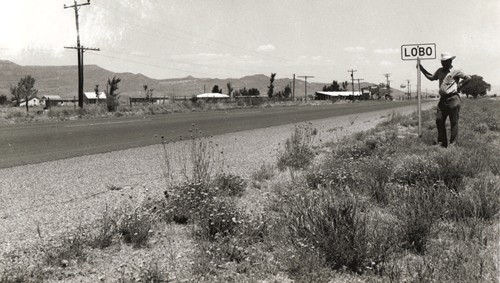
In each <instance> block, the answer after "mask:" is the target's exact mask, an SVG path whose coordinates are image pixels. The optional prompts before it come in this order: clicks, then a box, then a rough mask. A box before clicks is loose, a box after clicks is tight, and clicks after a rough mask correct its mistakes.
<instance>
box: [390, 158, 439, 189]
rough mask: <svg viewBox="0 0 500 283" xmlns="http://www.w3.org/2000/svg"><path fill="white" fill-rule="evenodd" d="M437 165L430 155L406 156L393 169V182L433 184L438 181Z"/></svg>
mask: <svg viewBox="0 0 500 283" xmlns="http://www.w3.org/2000/svg"><path fill="white" fill-rule="evenodd" d="M439 169H440V167H439V164H438V163H437V162H436V161H434V158H433V156H432V155H417V154H412V155H407V156H403V157H401V158H400V159H399V160H398V162H396V164H395V167H394V174H393V176H394V180H395V181H396V182H398V183H400V184H405V185H415V184H433V183H435V182H437V181H438V180H439V179H440V176H439Z"/></svg>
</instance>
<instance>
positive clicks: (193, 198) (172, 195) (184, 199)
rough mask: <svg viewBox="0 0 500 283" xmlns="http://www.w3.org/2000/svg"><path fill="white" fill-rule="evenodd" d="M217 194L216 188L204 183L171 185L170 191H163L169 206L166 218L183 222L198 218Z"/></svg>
mask: <svg viewBox="0 0 500 283" xmlns="http://www.w3.org/2000/svg"><path fill="white" fill-rule="evenodd" d="M217 194H218V192H217V191H216V189H215V188H211V187H210V186H209V185H208V184H206V183H191V182H188V183H185V184H182V185H179V186H175V187H173V188H172V189H171V192H165V197H166V198H167V203H168V207H169V208H168V210H167V213H166V214H167V220H170V221H174V222H176V223H179V224H185V223H188V222H189V221H193V220H195V219H197V218H199V217H200V213H203V211H205V210H207V209H208V206H209V205H210V201H211V199H213V198H214V197H215V196H217Z"/></svg>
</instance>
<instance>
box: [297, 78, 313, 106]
mask: <svg viewBox="0 0 500 283" xmlns="http://www.w3.org/2000/svg"><path fill="white" fill-rule="evenodd" d="M298 77H299V78H304V82H305V92H304V93H305V101H307V78H314V77H313V76H309V75H306V76H298Z"/></svg>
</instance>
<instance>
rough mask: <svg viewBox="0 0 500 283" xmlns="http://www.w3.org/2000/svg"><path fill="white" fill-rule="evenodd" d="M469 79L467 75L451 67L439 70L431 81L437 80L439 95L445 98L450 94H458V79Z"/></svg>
mask: <svg viewBox="0 0 500 283" xmlns="http://www.w3.org/2000/svg"><path fill="white" fill-rule="evenodd" d="M466 78H469V75H467V74H465V73H464V72H462V70H460V69H456V68H453V67H451V69H449V70H445V69H444V68H439V69H438V70H437V71H436V72H435V73H434V75H433V76H432V80H433V81H434V80H439V95H440V96H446V95H448V94H452V93H458V90H457V85H458V82H459V81H460V79H466Z"/></svg>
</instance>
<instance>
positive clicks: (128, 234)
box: [117, 209, 154, 248]
mask: <svg viewBox="0 0 500 283" xmlns="http://www.w3.org/2000/svg"><path fill="white" fill-rule="evenodd" d="M153 224H154V219H153V216H152V215H151V214H149V213H148V212H146V211H141V210H140V209H135V210H134V211H133V212H132V213H128V214H124V215H123V216H122V218H121V219H120V220H119V221H118V223H117V231H118V233H119V234H120V235H121V237H122V239H123V241H124V242H125V243H127V244H132V245H133V246H134V247H135V248H140V247H143V246H146V244H147V242H148V240H149V238H150V236H151V232H152V228H153Z"/></svg>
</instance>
